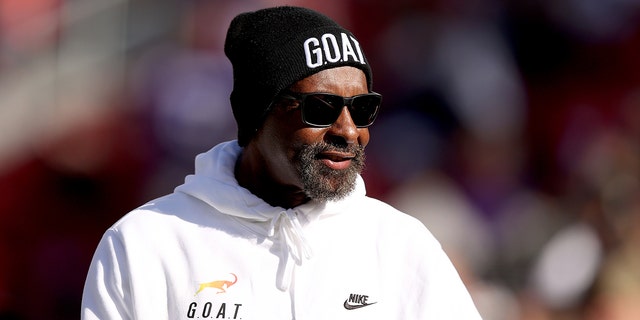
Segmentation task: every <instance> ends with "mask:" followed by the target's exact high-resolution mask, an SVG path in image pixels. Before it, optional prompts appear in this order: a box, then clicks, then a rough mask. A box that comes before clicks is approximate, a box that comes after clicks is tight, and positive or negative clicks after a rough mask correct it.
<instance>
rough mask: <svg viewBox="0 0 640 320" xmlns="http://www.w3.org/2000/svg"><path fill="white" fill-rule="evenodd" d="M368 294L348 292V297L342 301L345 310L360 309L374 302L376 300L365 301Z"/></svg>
mask: <svg viewBox="0 0 640 320" xmlns="http://www.w3.org/2000/svg"><path fill="white" fill-rule="evenodd" d="M368 299H369V296H366V295H362V294H350V295H349V299H347V300H345V301H344V304H343V306H344V308H345V309H347V310H354V309H360V308H362V307H366V306H370V305H372V304H376V303H377V302H367V300H368Z"/></svg>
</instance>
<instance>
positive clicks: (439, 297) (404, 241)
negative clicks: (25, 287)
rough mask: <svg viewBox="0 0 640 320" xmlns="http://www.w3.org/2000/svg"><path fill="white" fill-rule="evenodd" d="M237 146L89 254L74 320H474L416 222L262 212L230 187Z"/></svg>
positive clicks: (355, 197)
mask: <svg viewBox="0 0 640 320" xmlns="http://www.w3.org/2000/svg"><path fill="white" fill-rule="evenodd" d="M241 150H242V149H241V148H240V147H239V146H238V144H237V142H236V141H231V142H226V143H222V144H220V145H218V146H216V147H214V148H213V149H211V150H210V151H208V152H206V153H203V154H200V155H198V156H197V157H196V170H195V174H193V175H190V176H188V177H187V178H186V180H185V183H184V184H183V185H181V186H179V187H177V188H176V190H175V191H174V192H173V193H171V194H169V195H167V196H164V197H161V198H159V199H156V200H154V201H151V202H149V203H147V204H145V205H143V206H141V207H139V208H137V209H135V210H133V211H132V212H130V213H128V214H127V215H125V216H124V217H123V218H122V219H120V220H119V221H118V222H117V223H115V224H114V225H113V226H112V227H111V228H110V229H108V230H107V231H106V232H105V234H104V236H103V238H102V240H101V241H100V244H99V245H98V247H97V249H96V252H95V255H94V258H93V261H92V263H91V267H90V270H89V273H88V275H87V280H86V283H85V288H84V294H83V300H82V311H81V312H82V319H87V320H88V319H102V320H104V319H154V320H157V319H243V320H251V319H261V320H264V319H278V320H283V319H302V320H308V319H309V320H313V319H412V320H415V319H456V320H460V319H480V316H479V314H478V312H477V310H476V308H475V306H474V304H473V302H472V300H471V298H470V296H469V294H468V292H467V290H466V288H465V287H464V285H463V283H462V281H461V279H460V277H459V276H458V274H457V272H456V270H455V269H454V267H453V265H452V264H451V262H450V260H449V258H448V257H447V256H446V254H445V253H444V252H443V250H442V248H441V246H440V244H439V243H438V242H437V241H436V239H434V238H433V236H432V235H431V233H429V231H428V230H427V229H426V228H425V227H424V225H422V224H421V223H420V222H419V221H418V220H416V219H414V218H412V217H410V216H408V215H406V214H404V213H402V212H399V211H397V210H396V209H394V208H392V207H391V206H389V205H387V204H385V203H383V202H380V201H378V200H375V199H373V198H369V197H367V196H366V195H365V187H364V182H363V181H362V179H361V178H360V177H358V181H357V187H356V189H355V190H354V191H353V192H352V193H351V194H350V195H349V196H348V197H346V198H345V199H343V200H340V201H335V202H327V203H320V202H314V201H311V202H309V203H306V204H304V205H301V206H299V207H296V208H293V209H288V210H287V209H283V208H280V207H273V206H271V205H269V204H267V203H266V202H264V201H263V200H262V199H260V198H258V197H257V196H255V195H253V194H252V193H251V192H250V191H249V190H247V189H245V188H243V187H241V186H239V185H238V183H237V181H236V179H235V177H234V173H233V172H234V166H235V162H236V159H237V157H238V155H239V154H240V152H241Z"/></svg>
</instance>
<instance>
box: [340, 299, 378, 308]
mask: <svg viewBox="0 0 640 320" xmlns="http://www.w3.org/2000/svg"><path fill="white" fill-rule="evenodd" d="M376 303H377V302H373V303H365V304H349V300H345V301H344V308H345V309H347V310H354V309H360V308H362V307H366V306H370V305H372V304H376Z"/></svg>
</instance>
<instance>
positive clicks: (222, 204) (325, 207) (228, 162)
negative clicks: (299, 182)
mask: <svg viewBox="0 0 640 320" xmlns="http://www.w3.org/2000/svg"><path fill="white" fill-rule="evenodd" d="M241 152H242V147H240V146H239V145H238V143H237V141H236V140H234V141H229V142H224V143H221V144H219V145H217V146H215V147H214V148H212V149H211V150H209V151H207V152H205V153H201V154H199V155H198V156H196V160H195V173H194V174H192V175H188V176H187V177H186V179H185V183H184V184H182V185H180V186H178V187H177V188H176V190H175V191H176V192H182V193H185V194H188V195H190V196H192V197H195V198H197V199H199V200H201V201H203V202H205V203H207V204H208V205H209V206H211V207H213V208H215V209H216V211H219V212H221V213H223V214H227V215H230V216H234V217H237V218H241V219H240V220H241V221H243V222H244V223H256V222H266V223H268V225H269V228H268V229H267V230H265V231H264V234H263V236H267V237H269V238H270V239H271V240H272V241H273V242H274V243H277V242H279V243H280V249H281V250H280V265H279V267H278V279H277V281H278V288H279V289H280V290H283V291H284V290H287V289H288V288H289V285H290V283H291V279H292V276H293V268H294V265H301V264H302V263H303V261H304V260H306V259H311V258H312V255H313V254H312V250H311V248H310V247H309V245H308V242H307V241H306V239H305V237H304V232H303V225H305V224H307V223H309V222H311V221H313V220H316V219H320V218H321V217H325V216H329V215H333V214H337V213H339V212H341V211H342V209H343V207H345V206H346V205H348V203H349V202H350V199H352V198H353V197H354V196H356V195H361V196H364V194H365V187H364V182H363V181H362V178H361V177H360V176H358V178H357V181H356V188H355V190H354V191H353V192H352V193H351V195H350V196H348V197H346V198H345V199H343V200H340V201H329V202H317V201H310V202H308V203H305V204H303V205H301V206H298V207H295V208H292V209H285V208H282V207H274V206H271V205H270V204H268V203H266V202H265V201H264V200H262V199H261V198H259V197H257V196H256V195H254V194H253V193H251V192H250V191H249V190H248V189H245V188H243V187H241V186H240V185H239V184H238V181H237V180H236V178H235V175H234V168H235V164H236V160H237V159H238V157H239V155H240V153H241ZM301 221H302V223H301ZM252 230H260V228H252Z"/></svg>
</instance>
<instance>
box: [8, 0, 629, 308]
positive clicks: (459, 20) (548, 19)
mask: <svg viewBox="0 0 640 320" xmlns="http://www.w3.org/2000/svg"><path fill="white" fill-rule="evenodd" d="M281 4H293V5H299V6H306V7H310V8H313V9H316V10H318V11H321V12H323V13H325V14H327V15H329V16H331V17H333V18H334V19H335V20H337V21H338V22H339V23H340V24H342V25H343V26H345V27H347V28H348V29H350V30H351V31H353V33H354V34H355V35H356V36H357V37H358V39H359V41H360V43H361V45H362V46H363V47H364V50H365V52H366V54H367V56H368V59H369V61H370V63H371V64H372V67H373V70H374V89H375V91H377V92H380V93H382V94H383V95H384V106H383V109H382V113H381V115H380V116H379V118H378V120H376V124H375V125H374V126H373V127H372V128H371V130H370V131H371V134H372V139H371V142H370V144H369V146H368V148H367V152H368V153H367V155H368V159H367V168H366V170H365V172H364V174H363V175H364V178H365V180H366V181H367V184H368V193H369V195H371V196H374V197H377V198H380V199H382V200H385V201H387V202H389V203H391V204H393V205H394V206H396V207H397V208H399V209H401V210H403V211H405V212H407V213H409V214H411V215H414V216H416V217H418V218H419V219H421V220H422V221H423V222H424V223H425V224H426V225H427V226H428V227H429V228H430V230H431V231H432V232H433V233H434V234H435V235H436V236H437V237H438V238H439V239H440V241H441V242H442V244H443V246H444V247H445V249H446V251H447V252H448V254H449V255H450V256H451V258H452V260H453V261H454V263H455V264H456V267H457V268H458V270H459V271H460V273H461V275H462V277H463V279H464V281H465V283H466V284H467V286H468V287H469V289H470V291H471V293H472V296H473V298H474V300H475V302H476V304H477V305H478V308H479V309H480V311H481V313H482V315H483V317H484V318H485V319H487V320H492V319H497V320H500V319H522V320H529V319H536V320H538V319H540V320H542V319H588V320H591V319H599V320H600V319H604V320H620V319H640V181H639V179H640V59H639V57H640V55H639V54H640V0H420V1H419V0H394V1H385V0H366V1H365V0H308V1H302V0H299V1H276V0H273V1H267V0H252V1H251V0H244V1H243V0H229V1H224V0H210V1H206V0H162V1H159V0H0V319H77V318H78V317H79V307H80V298H81V292H82V286H83V282H84V277H85V274H86V272H87V269H88V265H89V262H90V260H91V256H92V254H93V250H94V249H95V246H96V245H97V243H98V241H99V240H100V237H101V235H102V233H103V232H104V231H105V230H106V228H108V227H109V226H110V225H111V224H112V223H114V222H115V221H116V220H117V219H118V218H119V217H121V216H122V215H123V214H125V213H126V212H127V211H129V210H131V209H133V208H135V207H137V206H138V205H141V204H142V203H144V202H146V201H148V200H151V199H153V198H154V197H157V196H160V195H163V194H166V193H168V192H171V191H172V190H173V188H174V187H175V186H177V185H178V184H180V183H182V181H183V178H184V176H185V175H186V174H189V173H191V172H192V170H193V157H194V156H195V155H196V154H197V153H200V152H203V151H205V150H208V149H209V148H211V147H212V146H214V145H215V144H217V143H218V142H221V141H224V140H228V139H233V138H235V123H234V121H233V118H232V115H231V111H230V106H229V102H228V96H229V93H230V92H231V66H230V63H229V62H228V61H227V60H226V58H225V56H224V54H223V52H222V47H223V42H224V36H225V32H226V28H227V26H228V23H229V21H230V20H231V19H232V18H233V16H235V15H236V14H237V13H239V12H242V11H247V10H254V9H258V8H262V7H267V6H273V5H281Z"/></svg>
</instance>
